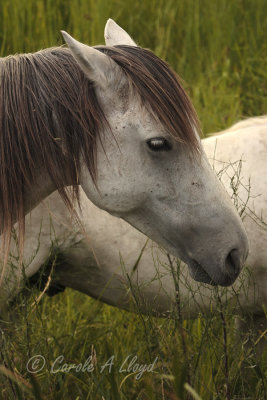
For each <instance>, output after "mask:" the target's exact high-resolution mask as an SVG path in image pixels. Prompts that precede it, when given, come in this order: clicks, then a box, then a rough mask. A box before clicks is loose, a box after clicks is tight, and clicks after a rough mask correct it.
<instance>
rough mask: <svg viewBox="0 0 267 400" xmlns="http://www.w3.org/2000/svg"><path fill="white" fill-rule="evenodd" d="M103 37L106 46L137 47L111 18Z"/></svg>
mask: <svg viewBox="0 0 267 400" xmlns="http://www.w3.org/2000/svg"><path fill="white" fill-rule="evenodd" d="M104 37H105V41H106V45H107V46H116V45H118V44H122V45H123V44H126V45H128V46H137V44H136V43H135V42H134V41H133V39H132V38H131V36H130V35H128V33H127V32H125V30H124V29H122V28H121V27H120V26H119V25H118V24H116V22H115V21H113V19H111V18H110V19H108V21H107V23H106V27H105V32H104Z"/></svg>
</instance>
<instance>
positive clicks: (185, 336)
mask: <svg viewBox="0 0 267 400" xmlns="http://www.w3.org/2000/svg"><path fill="white" fill-rule="evenodd" d="M177 284H178V285H179V282H177ZM189 290H190V289H189ZM224 291H225V289H221V291H220V293H217V291H215V292H214V291H213V293H212V292H211V297H214V296H215V299H217V300H216V302H215V304H216V307H214V308H213V309H211V310H210V313H209V314H207V315H203V314H201V313H200V314H199V317H198V318H197V319H195V320H183V319H182V318H181V312H180V309H179V307H182V305H179V303H180V302H179V298H177V303H176V305H175V306H174V309H173V312H172V314H171V315H170V316H169V317H168V318H165V319H163V318H156V317H153V316H151V315H142V314H141V313H140V312H139V311H138V310H139V307H138V295H137V293H136V292H135V296H134V298H135V301H133V305H132V310H134V311H135V313H133V312H132V313H130V312H126V311H123V310H119V309H116V308H114V307H110V306H107V305H104V304H103V303H101V302H98V301H96V300H92V299H90V298H87V297H86V296H83V295H82V294H80V293H77V292H75V291H72V290H66V291H65V292H64V293H62V294H60V295H57V296H55V297H53V298H48V297H46V296H44V297H43V298H42V301H41V302H40V304H39V305H38V306H37V307H36V306H33V305H34V304H35V301H34V299H35V298H36V297H37V296H38V295H39V292H37V291H36V290H33V291H31V292H30V293H28V294H27V293H26V292H24V293H23V294H22V295H21V297H20V298H18V299H17V300H16V303H15V304H13V307H12V309H11V310H10V315H9V317H8V318H5V319H4V320H3V321H2V323H1V333H2V337H1V341H2V343H1V356H2V366H1V367H0V398H1V399H17V398H21V399H27V400H28V399H51V400H52V399H53V400H54V399H62V398H64V399H97V400H98V399H99V400H102V399H105V400H111V399H115V400H117V399H127V400H130V399H132V400H136V399H140V400H141V399H142V400H153V399H174V400H177V399H180V400H181V399H194V398H198V397H194V396H193V397H189V396H188V394H189V392H188V391H187V390H186V384H187V385H188V384H189V385H190V388H191V389H192V388H193V390H194V391H195V393H197V395H198V396H199V398H201V399H203V400H205V399H218V400H219V399H220V400H225V399H226V398H229V399H244V400H245V399H251V400H261V399H265V398H266V393H265V391H266V386H265V387H264V383H263V381H264V379H266V378H267V351H266V350H267V348H266V349H265V352H264V354H263V355H262V358H261V361H260V362H259V361H257V359H256V357H255V354H254V348H253V346H252V347H249V348H248V347H247V346H246V345H245V343H246V341H247V340H248V339H249V338H250V337H251V332H250V330H249V328H248V325H247V326H246V332H245V334H244V336H243V337H241V338H240V336H239V335H238V333H237V332H236V328H235V317H234V315H233V311H232V309H233V304H232V303H233V302H231V304H232V305H231V306H230V304H227V302H226V303H225V304H224V305H222V302H221V301H220V298H221V296H222V294H223V293H224ZM178 292H179V290H178ZM37 355H40V356H41V362H42V363H43V364H33V363H30V364H29V360H30V359H31V358H32V357H34V356H35V357H36V356H37ZM61 355H62V360H58V361H57V362H56V364H54V362H55V360H56V359H57V358H58V357H59V356H61ZM90 356H91V357H92V358H91V360H90V364H92V368H93V370H89V371H88V370H87V371H75V370H74V369H73V370H69V371H58V369H59V368H60V367H61V368H62V366H63V364H64V363H66V364H67V365H70V364H75V365H76V366H77V365H79V364H80V363H81V364H82V365H84V363H85V362H86V360H87V359H88V357H90ZM135 356H136V357H137V359H136V363H139V364H142V365H144V364H146V365H147V366H149V365H151V364H153V363H154V368H152V371H149V372H144V373H143V374H142V376H140V378H139V379H136V376H137V377H138V375H137V374H133V373H132V372H133V371H132V370H129V371H127V367H129V365H130V360H131V359H132V358H133V357H135ZM127 357H129V358H128V361H126V362H125V365H124V366H123V367H122V364H123V362H124V361H125V360H126V359H127ZM111 360H112V362H113V363H112V365H111V364H110V363H111ZM155 360H156V361H155ZM108 361H109V364H106V363H107V362H108ZM105 364H106V367H105V368H102V367H103V366H104V365H105ZM27 365H28V367H27ZM53 365H54V367H53ZM110 365H111V367H110V369H109V366H110ZM3 366H4V368H3ZM42 366H43V368H41V367H42ZM51 368H52V370H51ZM120 368H122V369H124V371H120ZM29 369H30V370H31V371H36V369H38V371H36V373H30V372H29ZM39 369H40V371H39ZM125 369H126V371H125ZM53 371H56V373H53ZM190 388H189V389H190ZM227 394H228V395H229V396H230V397H227ZM264 396H265V397H264Z"/></svg>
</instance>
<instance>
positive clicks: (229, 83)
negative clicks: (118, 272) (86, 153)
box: [0, 0, 267, 400]
mask: <svg viewBox="0 0 267 400" xmlns="http://www.w3.org/2000/svg"><path fill="white" fill-rule="evenodd" d="M266 11H267V1H266V0H254V1H251V0H182V1H181V0H180V1H179V0H175V1H174V0H165V1H163V0H158V1H155V0H149V1H148V0H143V1H140V2H139V1H136V0H135V1H132V0H109V1H108V0H102V1H99V0H95V1H92V0H86V1H85V0H71V1H70V0H64V1H63V0H53V1H52V0H0V54H1V56H5V55H8V54H11V53H16V52H17V53H20V52H31V51H36V50H39V49H40V48H45V47H49V46H54V45H60V44H62V43H63V41H62V38H61V35H60V33H59V31H60V29H64V30H67V31H69V33H71V34H72V35H73V36H75V37H76V38H77V39H78V40H80V41H83V42H86V43H88V44H91V45H94V44H100V43H103V30H104V26H105V22H106V20H107V18H109V17H111V18H113V19H115V20H116V21H117V22H118V23H119V24H120V25H121V26H123V27H124V28H125V29H126V30H127V31H128V32H129V33H130V34H131V35H132V37H133V38H134V39H135V40H136V41H137V43H138V44H140V45H141V46H143V47H149V48H151V49H152V50H153V51H155V53H156V54H157V55H158V56H160V57H162V58H164V59H165V60H167V61H168V62H169V63H170V65H171V66H172V67H173V68H174V69H175V70H176V71H177V72H178V73H179V75H180V76H181V77H182V78H183V80H184V82H185V86H186V88H187V90H188V91H189V93H190V95H191V98H192V100H193V103H194V105H195V107H196V109H197V112H198V115H199V117H200V120H201V123H202V126H203V131H204V132H206V133H207V132H211V131H217V130H220V129H223V128H226V127H227V126H229V125H231V124H232V123H234V122H236V121H238V120H240V119H242V118H244V117H246V116H256V115H261V114H264V113H266V109H267V93H266V92H267V69H266V65H267V41H266V31H267V19H266ZM35 296H37V293H36V292H33V293H32V294H31V296H30V297H29V296H24V297H21V298H19V299H18V300H17V303H16V304H15V305H14V307H13V308H12V310H11V315H9V318H8V319H5V321H6V322H2V324H1V335H2V336H1V358H2V367H1V369H0V399H4V400H5V399H8V400H9V399H27V400H28V399H51V400H52V399H53V400H54V399H75V400H78V399H79V400H80V399H96V400H98V399H101V400H103V399H105V400H108V399H112V400H117V399H127V400H128V399H134V400H136V399H152V400H153V399H162V400H163V399H166V400H167V399H168V400H169V399H170V400H177V399H179V400H182V399H186V398H188V396H189V394H188V393H189V391H190V390H191V389H190V388H189V389H188V390H187V389H186V388H185V386H184V384H185V383H189V384H190V386H191V387H192V388H193V389H194V390H195V392H196V393H197V394H198V395H199V396H200V397H201V398H202V399H203V400H206V399H207V400H209V399H222V400H224V399H225V398H226V396H227V391H228V395H229V393H230V398H231V399H251V400H252V399H253V400H256V399H257V400H262V399H266V393H264V387H263V379H264V373H265V379H266V378H267V376H266V361H267V354H266V352H265V354H264V356H263V359H262V361H261V363H258V362H256V361H255V358H254V355H253V352H250V353H248V352H247V350H246V349H245V347H244V346H243V344H244V341H245V338H244V339H243V340H238V339H237V336H236V332H235V325H234V317H233V314H232V312H231V311H230V309H229V308H227V306H226V307H225V308H223V310H222V311H221V312H214V313H211V314H210V315H209V316H202V315H200V316H199V318H198V319H196V320H194V321H182V320H181V319H180V318H179V312H178V311H177V310H174V315H173V317H174V318H173V319H171V318H168V319H157V318H154V317H152V316H142V315H140V314H139V313H138V312H137V313H128V312H125V311H122V310H118V309H115V308H112V307H109V306H107V305H104V304H102V303H99V302H97V301H95V300H92V299H90V298H88V297H86V296H84V295H82V294H79V293H75V292H74V291H71V290H66V292H64V293H63V294H60V295H58V296H56V297H54V298H46V297H44V298H43V299H42V301H41V303H40V304H39V306H38V307H36V308H35V309H34V310H33V311H32V308H31V304H32V302H33V301H34V298H35ZM133 307H135V309H136V305H135V306H134V305H133ZM137 311H138V307H137ZM7 321H9V322H7ZM37 354H40V355H42V356H43V357H44V358H45V367H44V368H43V369H42V370H41V371H40V372H39V373H37V374H30V373H29V372H28V371H27V368H26V365H27V362H28V360H29V358H30V357H32V356H33V355H37ZM61 354H62V355H63V356H64V358H65V362H67V363H75V364H78V363H80V362H82V363H83V362H85V360H86V359H87V358H88V357H89V356H90V355H91V354H93V360H94V371H93V372H75V371H69V372H65V373H63V372H58V373H56V374H52V373H51V372H50V366H51V364H52V363H53V360H55V359H56V357H58V356H59V355H61ZM130 354H132V355H136V356H137V357H138V360H139V361H140V363H143V364H144V363H145V364H150V363H152V362H153V360H154V359H155V358H156V357H158V360H157V362H156V367H155V368H154V370H153V372H147V373H144V375H143V377H142V378H141V379H140V380H136V379H135V376H134V375H132V374H131V373H130V372H119V367H120V365H121V363H122V362H123V361H124V360H125V358H126V357H127V356H128V355H130ZM112 355H114V357H115V360H114V362H115V364H114V368H112V370H111V373H108V369H105V370H104V371H103V372H102V373H101V365H102V364H103V363H105V362H106V361H107V360H108V359H109V357H111V356H112ZM226 360H227V362H226ZM3 365H4V367H3ZM265 390H267V389H266V387H265ZM191 393H193V392H192V390H191ZM191 396H192V397H191V398H197V397H196V395H194V394H191ZM194 396H195V397H194Z"/></svg>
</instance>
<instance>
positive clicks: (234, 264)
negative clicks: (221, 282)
mask: <svg viewBox="0 0 267 400" xmlns="http://www.w3.org/2000/svg"><path fill="white" fill-rule="evenodd" d="M225 268H226V271H227V273H228V274H229V275H230V276H233V275H234V276H237V275H238V274H239V272H240V269H241V262H240V256H239V252H238V250H237V249H233V250H231V251H230V252H229V254H228V256H227V257H226V260H225Z"/></svg>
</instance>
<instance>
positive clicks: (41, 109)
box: [0, 22, 248, 286]
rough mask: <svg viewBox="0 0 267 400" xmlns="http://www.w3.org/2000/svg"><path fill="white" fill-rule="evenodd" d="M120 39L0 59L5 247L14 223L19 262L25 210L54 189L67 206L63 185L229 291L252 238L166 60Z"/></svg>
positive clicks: (193, 272) (197, 275) (0, 175)
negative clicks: (210, 160) (212, 162)
mask: <svg viewBox="0 0 267 400" xmlns="http://www.w3.org/2000/svg"><path fill="white" fill-rule="evenodd" d="M111 28H112V29H111ZM114 32H117V33H118V37H117V39H118V38H120V41H119V46H115V47H112V46H103V47H98V48H92V47H89V46H86V45H84V44H81V43H79V42H77V41H76V40H75V39H73V38H71V37H70V36H69V35H68V34H66V33H63V34H64V38H65V40H66V41H67V43H68V45H69V48H70V50H68V49H63V48H55V49H47V50H44V51H41V52H38V53H35V54H30V55H21V56H13V57H12V56H11V57H8V58H7V59H3V60H1V65H0V68H1V79H2V81H3V82H2V85H1V86H0V87H1V88H2V89H1V90H2V94H1V97H2V101H1V105H0V122H1V130H2V132H1V140H0V151H1V168H0V182H1V188H0V189H1V190H0V194H1V196H0V205H1V213H2V228H3V231H4V239H3V241H4V245H5V244H6V243H7V248H8V243H9V237H10V235H11V228H12V223H13V222H14V221H15V220H18V224H19V232H20V234H19V243H20V245H19V247H20V254H21V253H22V239H21V236H23V235H21V233H22V232H23V220H24V214H25V212H26V211H27V210H30V209H31V208H33V207H34V206H35V205H36V204H37V203H38V202H39V201H41V200H42V198H43V197H44V196H46V195H48V194H49V193H50V192H52V191H53V190H56V189H58V190H59V193H60V194H61V196H62V197H63V200H64V201H65V202H66V203H67V205H68V206H69V207H71V206H72V200H73V198H72V196H71V195H68V192H67V191H66V189H65V187H66V185H73V187H74V192H73V194H74V197H75V195H76V197H78V184H80V185H81V187H82V188H83V190H84V192H85V194H86V196H87V197H88V198H89V199H90V200H91V201H92V202H93V203H94V204H95V205H96V206H97V207H99V208H101V209H104V210H106V211H108V212H109V213H110V214H113V215H116V216H118V217H121V218H123V219H124V220H126V221H128V222H129V223H130V224H131V225H133V226H135V227H136V228H137V229H139V230H140V231H142V232H143V233H144V234H146V235H148V236H149V237H150V238H151V239H153V240H155V241H157V242H158V243H159V244H161V245H162V246H163V247H164V248H166V249H167V250H168V251H170V252H171V253H172V254H173V255H175V256H179V257H180V258H181V259H183V260H184V261H185V262H186V263H187V264H188V266H189V270H190V273H191V275H192V276H193V277H194V279H196V280H199V281H204V282H208V283H211V284H220V285H223V286H227V285H230V284H231V283H233V282H234V280H235V279H236V277H237V276H238V274H239V272H240V269H241V265H242V263H243V261H244V259H245V258H246V256H247V251H248V244H247V237H246V234H245V231H244V229H243V226H242V224H241V220H240V218H239V216H238V214H237V212H236V210H235V209H234V207H233V205H232V203H231V201H230V199H229V197H228V196H227V194H226V192H225V191H224V189H223V188H222V186H221V185H220V184H219V183H218V180H217V178H216V177H215V174H214V173H213V171H212V170H211V168H210V166H209V163H208V161H207V159H206V156H205V154H204V152H203V149H202V147H201V144H200V143H199V138H198V136H197V133H198V123H197V118H196V115H195V113H194V109H193V107H192V105H191V103H190V101H189V100H188V98H187V96H186V94H185V92H184V91H183V89H182V88H181V85H180V83H179V81H178V80H177V77H176V76H175V74H174V73H173V72H172V71H171V69H170V68H169V67H168V66H167V64H166V63H164V62H163V61H162V60H160V59H159V58H158V57H156V56H155V55H154V54H153V53H152V52H150V51H148V50H144V49H142V48H139V47H136V46H134V45H133V42H130V39H129V37H128V35H127V33H126V32H124V31H123V30H122V29H121V28H119V27H117V25H114V24H113V25H112V24H111V25H110V22H109V24H108V25H107V27H106V31H105V35H106V38H107V40H111V39H112V38H113V39H112V40H113V42H114ZM122 32H123V34H122ZM121 38H122V41H121ZM117 39H116V40H117ZM116 40H115V42H116ZM125 42H126V45H125ZM129 42H130V43H131V45H130V46H129V45H128V44H129ZM8 171H11V174H10V173H8ZM38 171H41V172H38ZM40 179H41V180H40ZM38 187H39V189H38V190H36V188H38ZM2 277H3V274H2Z"/></svg>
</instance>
